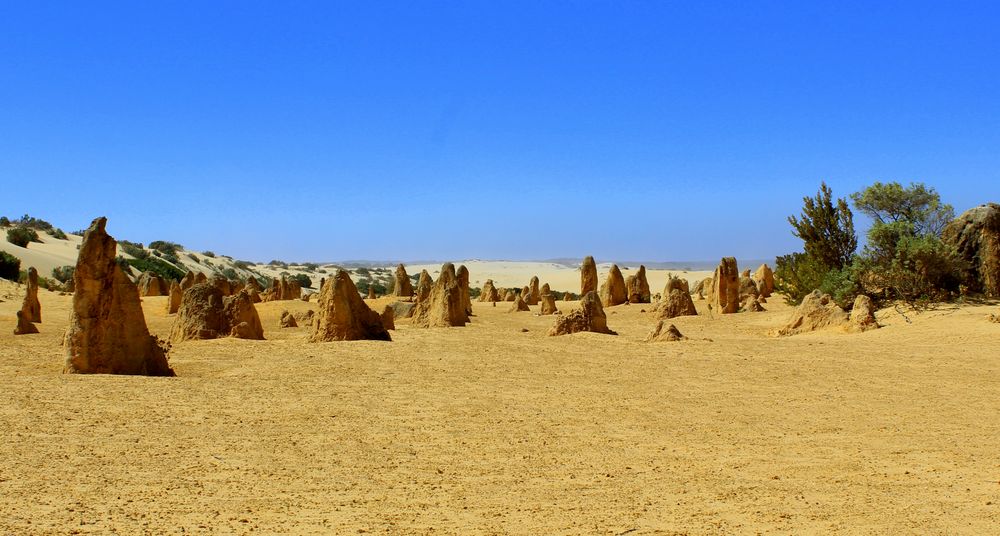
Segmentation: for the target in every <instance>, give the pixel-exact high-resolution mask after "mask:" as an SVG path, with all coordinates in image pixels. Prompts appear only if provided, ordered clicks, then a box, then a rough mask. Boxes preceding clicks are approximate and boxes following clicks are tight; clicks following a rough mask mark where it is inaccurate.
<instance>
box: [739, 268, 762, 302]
mask: <svg viewBox="0 0 1000 536" xmlns="http://www.w3.org/2000/svg"><path fill="white" fill-rule="evenodd" d="M749 271H750V270H747V272H749ZM758 296H760V292H759V291H758V290H757V283H754V280H753V278H752V277H750V275H749V274H744V275H741V276H740V303H743V302H745V301H746V300H747V298H756V297H758Z"/></svg>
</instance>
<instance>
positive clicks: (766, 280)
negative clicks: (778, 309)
mask: <svg viewBox="0 0 1000 536" xmlns="http://www.w3.org/2000/svg"><path fill="white" fill-rule="evenodd" d="M753 280H754V283H756V284H757V291H758V292H759V293H760V294H759V297H761V298H770V297H771V294H773V293H774V271H772V270H771V267H770V266H768V265H766V264H761V265H760V266H759V267H758V268H757V271H756V272H754V273H753Z"/></svg>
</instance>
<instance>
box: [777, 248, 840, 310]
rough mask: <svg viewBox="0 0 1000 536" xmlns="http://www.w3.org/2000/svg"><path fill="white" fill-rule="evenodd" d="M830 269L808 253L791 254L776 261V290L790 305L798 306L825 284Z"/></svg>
mask: <svg viewBox="0 0 1000 536" xmlns="http://www.w3.org/2000/svg"><path fill="white" fill-rule="evenodd" d="M828 271H830V269H829V268H828V267H827V266H825V265H824V264H823V263H821V262H819V261H817V260H816V259H814V258H812V257H811V256H810V255H809V254H807V253H802V252H798V253H791V254H789V255H782V256H780V257H778V258H777V259H775V263H774V289H775V290H776V291H777V292H780V293H781V294H783V295H784V296H785V302H786V303H788V304H789V305H798V304H800V303H802V299H803V298H805V297H806V295H808V294H809V293H810V292H812V291H813V290H816V289H818V288H819V287H820V285H822V284H823V279H824V278H825V277H826V274H827V272H828Z"/></svg>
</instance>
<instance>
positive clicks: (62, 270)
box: [52, 265, 76, 283]
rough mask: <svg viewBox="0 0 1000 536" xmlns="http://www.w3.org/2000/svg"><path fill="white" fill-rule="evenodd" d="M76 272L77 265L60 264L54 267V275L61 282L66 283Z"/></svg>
mask: <svg viewBox="0 0 1000 536" xmlns="http://www.w3.org/2000/svg"><path fill="white" fill-rule="evenodd" d="M74 272H76V267H75V266H70V265H66V266H59V267H56V268H53V269H52V277H53V278H55V280H56V281H59V282H60V283H65V282H67V281H69V280H71V279H73V273H74Z"/></svg>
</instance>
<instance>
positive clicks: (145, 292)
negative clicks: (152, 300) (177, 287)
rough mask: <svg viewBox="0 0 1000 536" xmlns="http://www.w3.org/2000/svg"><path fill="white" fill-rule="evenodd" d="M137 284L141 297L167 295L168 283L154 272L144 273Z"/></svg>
mask: <svg viewBox="0 0 1000 536" xmlns="http://www.w3.org/2000/svg"><path fill="white" fill-rule="evenodd" d="M136 284H137V285H138V286H139V296H143V297H145V296H165V295H166V294H167V287H166V281H164V280H163V279H161V278H160V276H158V275H156V274H155V273H153V272H149V271H147V272H143V273H142V275H140V276H139V280H138V281H136Z"/></svg>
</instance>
